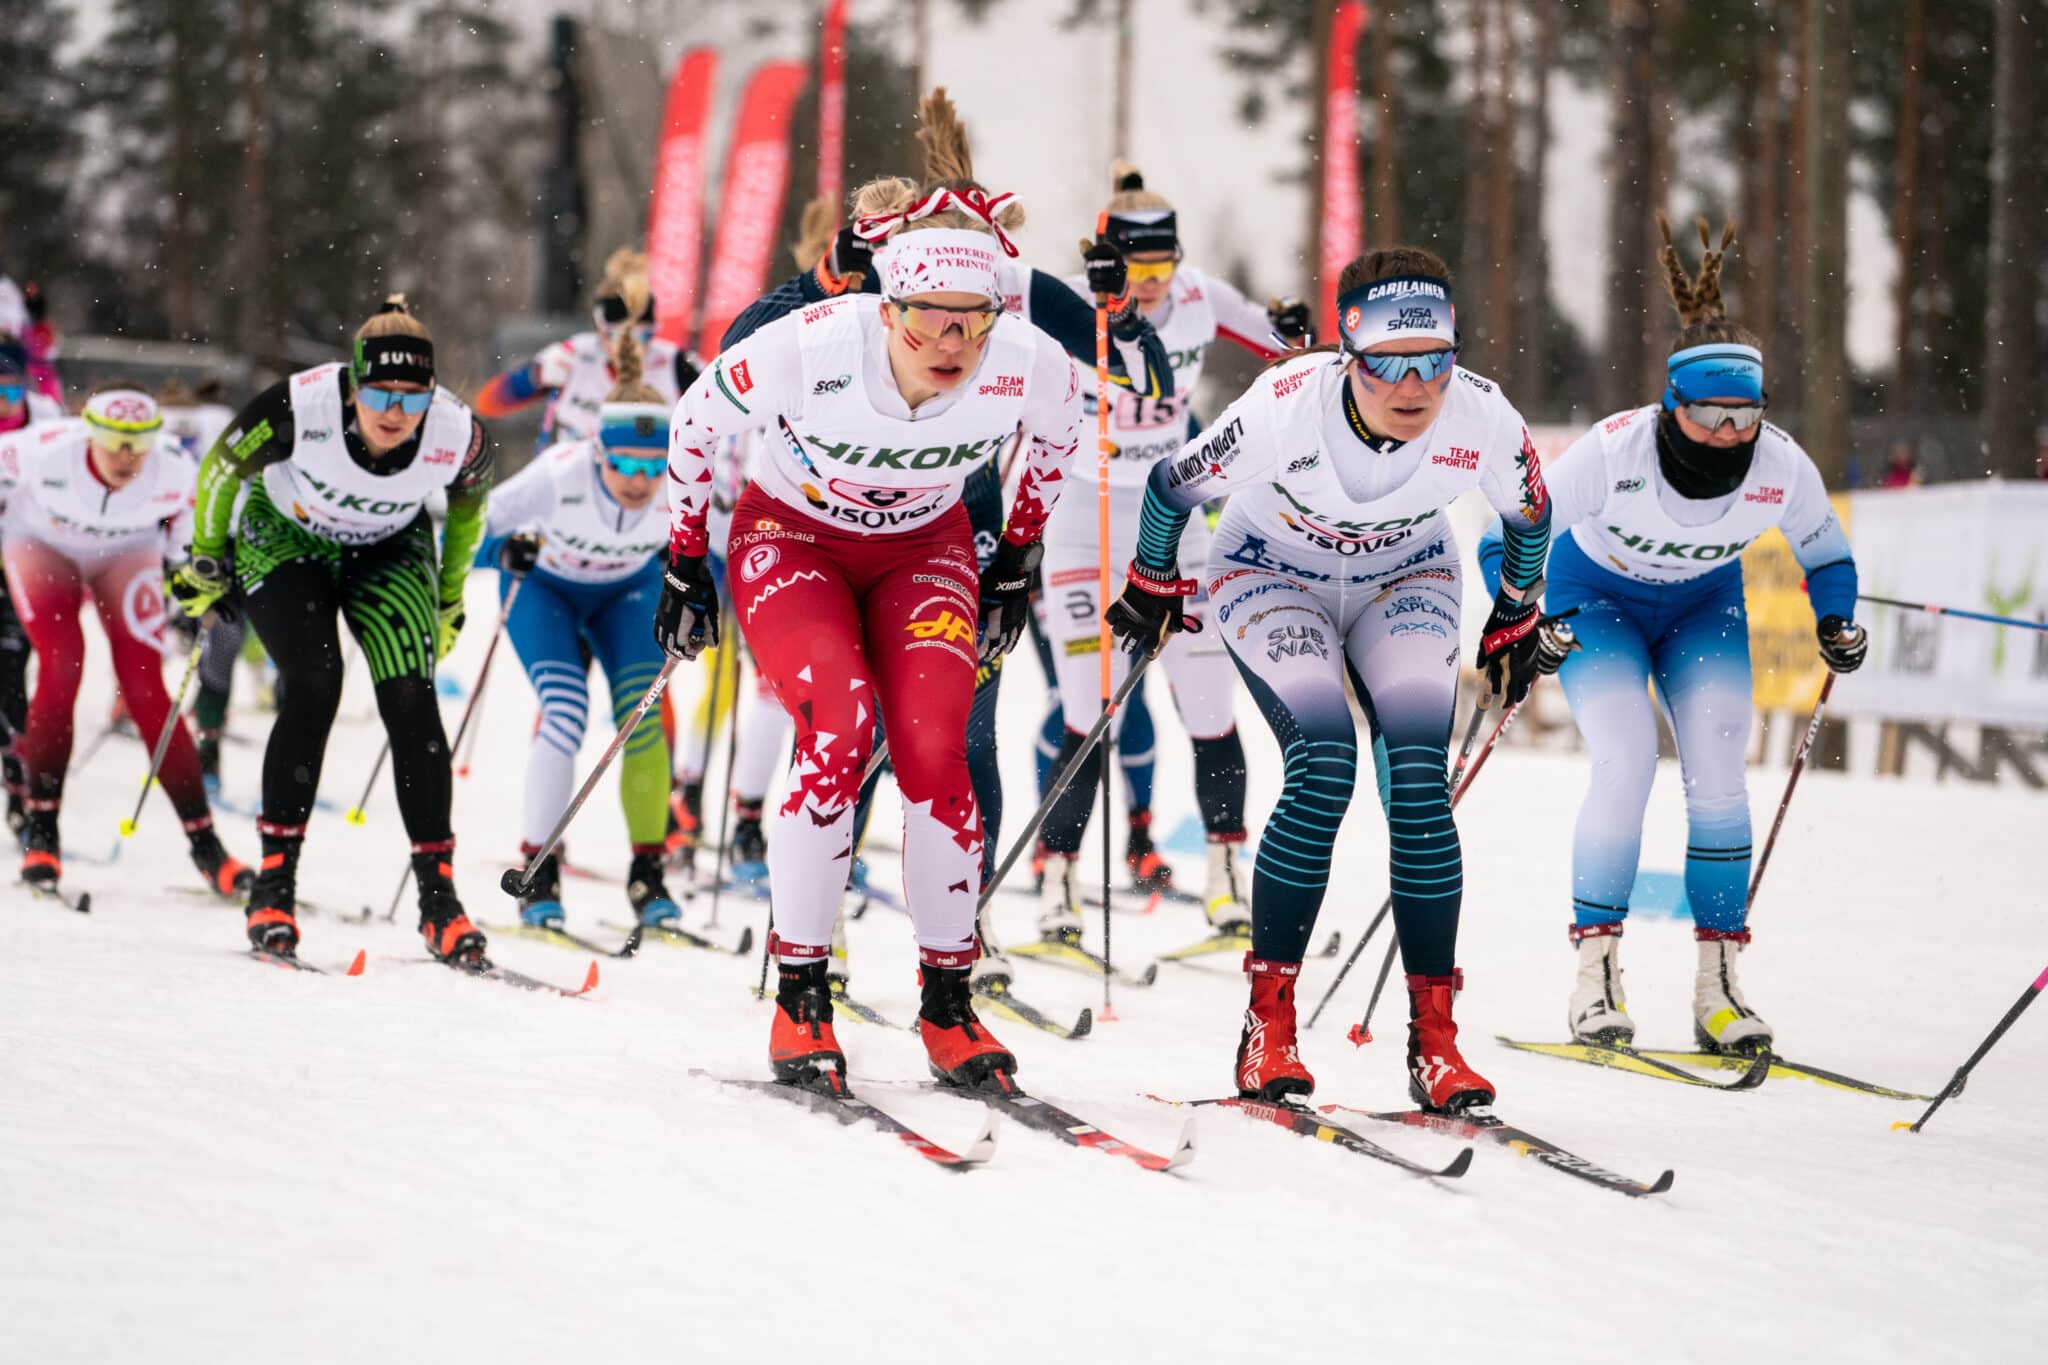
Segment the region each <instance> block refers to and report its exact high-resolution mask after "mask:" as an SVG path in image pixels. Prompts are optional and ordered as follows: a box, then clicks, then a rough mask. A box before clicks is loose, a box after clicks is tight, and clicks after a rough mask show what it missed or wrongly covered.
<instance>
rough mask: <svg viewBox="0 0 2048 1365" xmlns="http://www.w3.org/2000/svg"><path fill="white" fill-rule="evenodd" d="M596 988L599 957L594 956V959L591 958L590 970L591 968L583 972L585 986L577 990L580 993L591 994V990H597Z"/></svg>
mask: <svg viewBox="0 0 2048 1365" xmlns="http://www.w3.org/2000/svg"><path fill="white" fill-rule="evenodd" d="M596 989H597V959H596V958H594V957H593V958H592V959H590V970H589V971H587V972H585V973H584V974H583V987H582V989H580V990H578V991H577V992H576V994H578V995H588V994H590V992H592V991H594V990H596Z"/></svg>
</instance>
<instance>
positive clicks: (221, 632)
mask: <svg viewBox="0 0 2048 1365" xmlns="http://www.w3.org/2000/svg"><path fill="white" fill-rule="evenodd" d="M156 401H157V402H158V404H160V405H161V406H162V408H163V414H164V430H165V431H166V432H168V433H170V435H171V436H172V437H174V438H175V439H176V440H177V442H178V444H179V445H181V446H183V447H184V448H185V452H186V453H187V454H188V455H190V456H191V457H192V461H193V463H194V464H195V465H196V464H197V463H198V462H199V461H200V460H202V459H204V458H206V452H207V451H209V450H211V449H213V443H214V442H215V441H217V440H219V439H220V434H221V433H222V432H223V431H226V430H227V429H228V423H230V422H232V421H234V420H235V410H234V409H233V408H231V407H229V406H228V405H227V404H225V403H223V402H221V401H220V398H219V382H218V381H216V380H208V381H207V382H206V383H204V384H202V385H201V386H200V388H199V390H198V391H197V392H195V391H194V390H193V389H191V388H190V387H189V386H187V385H186V384H185V382H184V381H183V380H179V379H172V380H167V381H165V382H164V383H163V384H162V385H160V386H159V387H158V389H157V395H156ZM193 624H194V625H197V624H198V623H196V622H195V623H193ZM204 630H205V634H206V640H205V643H204V644H203V645H202V646H201V648H200V652H199V700H198V702H197V703H196V704H195V705H194V706H193V708H192V719H193V720H194V722H195V723H196V724H197V725H198V728H199V774H200V776H201V777H202V778H204V779H205V781H206V786H207V790H208V791H210V792H215V793H218V791H219V789H220V741H221V735H222V733H223V732H224V731H225V730H226V728H227V720H228V701H229V698H230V697H231V696H232V695H233V692H234V686H235V662H236V661H237V660H238V659H240V658H241V655H242V641H243V638H244V636H245V635H246V634H247V633H248V622H246V621H244V620H243V619H242V617H241V615H240V613H236V614H235V616H234V619H233V620H228V619H226V618H225V617H223V616H222V615H220V613H218V612H216V613H214V616H213V619H212V620H211V621H209V622H207V623H205V625H204Z"/></svg>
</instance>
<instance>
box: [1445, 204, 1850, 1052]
mask: <svg viewBox="0 0 2048 1365" xmlns="http://www.w3.org/2000/svg"><path fill="white" fill-rule="evenodd" d="M1657 221H1658V226H1659V227H1660V228H1662V229H1663V232H1664V245H1663V247H1662V248H1660V249H1659V251H1658V253H1657V256H1658V260H1659V261H1660V262H1661V263H1662V264H1663V267H1664V283H1665V288H1666V289H1667V290H1668V291H1669V292H1670V295H1671V300H1672V303H1673V304H1674V305H1675V307H1676V309H1677V311H1678V319H1679V326H1680V328H1681V330H1680V331H1679V333H1678V336H1677V339H1676V340H1674V341H1673V342H1672V344H1671V356H1670V359H1669V361H1668V362H1667V371H1666V381H1665V387H1664V394H1663V397H1662V399H1661V401H1659V402H1657V403H1652V404H1649V405H1647V406H1644V407H1640V408H1636V409H1633V410H1631V411H1628V412H1618V413H1615V414H1614V415H1613V416H1611V417H1607V418H1605V419H1604V420H1602V421H1601V422H1600V423H1598V424H1597V425H1596V426H1594V427H1593V428H1592V430H1590V431H1588V432H1587V433H1586V434H1585V435H1583V436H1581V437H1580V438H1579V439H1578V440H1577V441H1575V442H1573V443H1572V445H1571V446H1570V448H1568V449H1567V450H1566V451H1565V452H1564V454H1562V455H1560V456H1558V457H1557V459H1556V460H1554V461H1553V462H1552V463H1551V467H1550V469H1549V470H1548V471H1547V474H1546V481H1547V482H1548V484H1549V486H1550V491H1551V496H1552V503H1551V506H1552V512H1551V519H1552V524H1553V526H1554V527H1555V528H1556V529H1557V530H1558V531H1559V532H1560V534H1559V536H1558V539H1557V546H1556V551H1555V553H1554V554H1552V556H1551V560H1550V587H1549V592H1548V594H1547V596H1546V598H1545V610H1546V612H1548V613H1549V614H1550V615H1552V616H1561V615H1566V614H1572V613H1576V614H1575V615H1572V620H1571V627H1572V630H1573V632H1574V633H1575V634H1576V636H1577V638H1578V643H1579V646H1580V649H1579V651H1578V652H1576V653H1572V652H1568V651H1565V650H1562V649H1558V648H1555V647H1546V648H1545V650H1544V651H1543V654H1542V656H1541V661H1542V664H1543V666H1544V667H1545V668H1546V670H1555V671H1557V674H1558V678H1559V680H1560V681H1561V682H1562V683H1563V684H1564V691H1565V697H1566V699H1567V700H1568V701H1569V702H1570V703H1571V709H1572V719H1573V720H1575V721H1576V722H1577V723H1578V727H1579V733H1580V734H1582V735H1584V736H1585V739H1586V749H1587V756H1588V757H1589V758H1590V760H1591V766H1592V780H1591V782H1590V784H1589V785H1588V787H1587V791H1586V799H1585V802H1584V803H1583V804H1582V805H1581V806H1580V807H1579V820H1578V830H1577V833H1576V835H1575V836H1574V838H1573V841H1572V911H1573V922H1572V928H1571V939H1572V943H1573V944H1574V945H1575V946H1576V947H1577V949H1578V957H1579V970H1578V981H1577V984H1576V985H1575V986H1574V988H1573V990H1572V995H1571V1003H1570V1005H1569V1022H1570V1025H1571V1029H1572V1033H1573V1035H1574V1036H1576V1037H1578V1038H1582V1039H1586V1040H1591V1041H1608V1042H1614V1041H1620V1042H1626V1041H1628V1040H1629V1039H1630V1038H1632V1037H1633V1036H1634V1034H1635V1024H1634V1022H1633V1021H1632V1020H1630V1018H1629V1017H1628V1010H1627V1005H1626V1000H1625V997H1624V995H1623V992H1622V987H1621V967H1620V959H1619V951H1620V947H1621V930H1622V925H1623V924H1624V923H1625V922H1626V918H1627V915H1628V908H1629V890H1630V888H1631V887H1632V886H1633V885H1634V882H1635V877H1636V863H1637V858H1638V856H1639V853H1640V850H1641V846H1642V835H1643V810H1644V808H1645V806H1646V805H1647V804H1648V803H1649V799H1650V786H1651V783H1652V782H1653V781H1654V780H1655V778H1656V774H1657V711H1658V709H1659V708H1660V707H1661V709H1662V710H1663V712H1664V714H1665V716H1666V718H1667V719H1668V721H1669V723H1670V726H1671V733H1672V737H1673V738H1674V739H1675V740H1676V741H1677V744H1678V758H1679V762H1680V764H1681V765H1682V766H1683V769H1684V776H1685V783H1684V785H1685V809H1686V824H1687V838H1686V850H1685V891H1686V899H1688V900H1689V901H1691V902H1692V910H1693V919H1694V930H1693V933H1694V937H1695V938H1696V939H1697V940H1698V947H1699V970H1698V974H1697V976H1696V977H1695V978H1694V982H1693V1027H1694V1032H1695V1033H1696V1034H1697V1036H1698V1038H1699V1042H1700V1045H1701V1046H1702V1047H1705V1048H1707V1049H1709V1050H1722V1049H1726V1050H1731V1051H1754V1050H1757V1049H1760V1048H1762V1047H1765V1046H1767V1045H1768V1044H1769V1043H1770V1041H1771V1027H1770V1025H1768V1024H1766V1023H1765V1022H1764V1021H1763V1019H1762V1018H1760V1017H1759V1016H1758V1015H1757V1013H1756V1012H1755V1011H1754V1010H1752V1009H1750V1007H1749V1004H1748V1002H1747V1001H1745V1000H1744V999H1743V995H1742V989H1741V986H1740V985H1739V984H1738V982H1737V981H1736V970H1735V968H1736V959H1737V955H1738V954H1739V952H1740V951H1741V949H1742V948H1743V947H1744V946H1746V945H1747V944H1748V943H1749V928H1748V923H1747V915H1748V904H1747V900H1748V885H1749V860H1750V835H1749V793H1748V790H1747V787H1746V784H1745V780H1744V772H1743V766H1744V761H1745V755H1746V753H1747V751H1748V748H1749V726H1750V715H1751V711H1752V709H1753V707H1752V702H1751V696H1752V693H1751V690H1750V665H1749V625H1748V620H1747V617H1746V615H1745V613H1744V609H1743V597H1742V563H1741V558H1740V556H1741V554H1742V551H1743V548H1744V547H1745V546H1747V545H1749V544H1750V542H1752V541H1754V540H1755V539H1756V538H1757V537H1759V536H1761V535H1762V534H1763V533H1764V532H1765V531H1768V530H1769V529H1771V528H1772V527H1774V526H1775V527H1777V528H1778V530H1779V531H1780V532H1781V533H1783V535H1784V537H1785V539H1786V541H1787V543H1789V544H1790V546H1791V548H1792V553H1793V555H1794V557H1795V558H1797V559H1798V561H1799V564H1800V566H1801V567H1802V568H1803V569H1805V571H1806V587H1807V593H1808V595H1809V596H1810V597H1811V598H1812V600H1813V613H1814V616H1815V618H1816V620H1817V624H1816V627H1815V631H1816V634H1817V636H1818V638H1819V645H1820V655H1821V658H1822V659H1823V660H1824V661H1825V662H1826V663H1827V666H1828V667H1829V668H1831V669H1833V670H1834V671H1835V672H1837V673H1847V672H1850V671H1852V670H1854V669H1855V668H1856V667H1858V666H1859V665H1860V664H1861V663H1862V662H1863V655H1864V651H1865V649H1866V648H1867V641H1866V639H1865V636H1864V632H1863V628H1862V627H1861V626H1858V625H1856V624H1855V623H1854V620H1853V618H1854V615H1855V609H1856V564H1855V561H1854V560H1853V559H1852V558H1851V557H1850V554H1849V541H1848V538H1847V537H1846V536H1845V535H1844V534H1843V532H1842V526H1841V523H1840V522H1839V521H1838V520H1837V519H1836V517H1835V514H1834V509H1833V508H1832V507H1831V506H1829V503H1828V496H1827V490H1826V489H1825V488H1824V487H1823V486H1822V484H1821V478H1820V472H1819V471H1818V470H1816V469H1815V468H1814V466H1813V461H1812V460H1811V459H1809V458H1808V457H1807V454H1806V452H1805V451H1804V450H1801V449H1800V448H1799V444H1798V442H1796V441H1794V440H1793V439H1792V437H1791V436H1789V435H1787V434H1786V433H1785V432H1784V431H1783V430H1782V429H1780V428H1778V427H1775V426H1773V425H1771V424H1770V423H1769V422H1766V421H1764V420H1763V416H1764V410H1765V408H1766V406H1767V403H1766V398H1765V394H1764V364H1763V353H1762V351H1761V350H1760V349H1759V347H1758V342H1757V339H1756V337H1755V336H1754V335H1753V334H1752V333H1751V332H1750V331H1749V330H1748V329H1747V328H1744V327H1742V326H1740V325H1738V324H1736V323H1733V322H1730V321H1729V320H1728V316H1727V306H1726V304H1725V303H1724V302H1723V301H1722V298H1721V261H1722V258H1723V255H1724V254H1725V253H1726V251H1727V250H1728V247H1729V244H1730V243H1731V242H1733V241H1734V236H1735V226H1734V224H1733V223H1732V222H1731V223H1729V224H1728V225H1727V226H1726V227H1725V228H1724V229H1723V230H1722V233H1721V241H1720V246H1719V248H1718V249H1716V248H1714V247H1713V245H1712V242H1711V241H1710V239H1709V237H1708V235H1707V225H1706V222H1705V220H1704V219H1702V220H1700V222H1699V231H1700V240H1701V243H1702V245H1703V246H1704V247H1705V248H1706V252H1705V256H1704V258H1703V259H1702V260H1701V262H1700V269H1699V273H1698V275H1697V276H1688V275H1687V273H1686V271H1685V269H1684V267H1683V266H1682V265H1681V264H1680V262H1679V259H1678V252H1677V249H1676V248H1675V247H1674V246H1673V245H1672V241H1671V228H1670V224H1669V223H1668V222H1667V221H1666V220H1665V218H1664V215H1663V214H1661V213H1660V214H1658V216H1657ZM1480 554H1481V564H1482V565H1483V566H1484V569H1485V572H1486V573H1487V575H1488V581H1489V582H1491V581H1492V579H1493V576H1494V575H1495V574H1496V573H1497V569H1496V567H1495V566H1496V564H1497V563H1498V560H1499V555H1500V551H1499V548H1498V546H1487V545H1485V544H1484V543H1482V548H1481V552H1480ZM1560 663H1562V667H1561V668H1560V667H1559V665H1560ZM1649 683H1654V684H1655V686H1656V697H1655V699H1654V700H1653V699H1652V697H1651V695H1650V691H1649V688H1648V686H1647V685H1646V684H1649Z"/></svg>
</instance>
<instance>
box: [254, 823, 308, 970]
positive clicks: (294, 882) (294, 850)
mask: <svg viewBox="0 0 2048 1365" xmlns="http://www.w3.org/2000/svg"><path fill="white" fill-rule="evenodd" d="M258 827H259V828H262V826H261V825H259V826H258ZM304 836H305V826H303V825H300V826H298V827H297V828H296V829H295V830H292V831H291V832H289V833H286V834H273V833H271V832H269V830H265V831H264V833H263V845H262V847H263V866H262V868H261V869H260V870H259V871H258V872H257V873H256V880H255V882H254V884H253V885H252V886H250V888H249V910H248V919H247V925H248V931H249V946H250V947H252V948H256V949H258V950H260V951H262V952H266V953H276V954H278V955H279V956H281V957H296V956H297V955H298V947H299V921H298V919H297V918H296V917H295V916H294V914H293V913H292V912H293V911H294V910H296V909H297V908H298V881H299V849H300V847H301V846H302V845H303V844H304V842H305V837H304Z"/></svg>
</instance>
